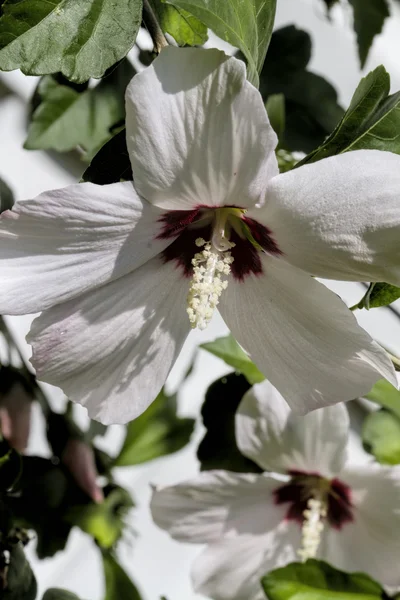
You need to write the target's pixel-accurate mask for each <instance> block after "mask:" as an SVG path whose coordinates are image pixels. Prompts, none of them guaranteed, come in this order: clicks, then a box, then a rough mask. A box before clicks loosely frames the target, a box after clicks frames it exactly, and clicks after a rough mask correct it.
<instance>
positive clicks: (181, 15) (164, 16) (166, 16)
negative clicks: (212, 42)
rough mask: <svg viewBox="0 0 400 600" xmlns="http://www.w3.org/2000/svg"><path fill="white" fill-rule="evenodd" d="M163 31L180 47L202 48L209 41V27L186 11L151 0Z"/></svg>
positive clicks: (161, 1) (160, 0)
mask: <svg viewBox="0 0 400 600" xmlns="http://www.w3.org/2000/svg"><path fill="white" fill-rule="evenodd" d="M150 4H151V6H152V8H153V10H154V12H155V14H156V16H157V20H158V22H159V24H160V26H161V29H162V30H163V31H164V32H165V33H169V34H170V35H172V37H173V38H174V39H175V41H176V43H177V44H178V45H179V46H185V45H188V46H201V45H203V44H204V43H205V42H206V41H207V39H208V34H207V27H206V25H204V23H202V22H201V21H199V19H196V17H194V16H193V15H191V14H190V13H188V12H187V11H186V10H182V9H180V8H176V7H175V6H171V5H170V4H165V2H164V1H163V0H150Z"/></svg>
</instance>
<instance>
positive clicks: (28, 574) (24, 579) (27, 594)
mask: <svg viewBox="0 0 400 600" xmlns="http://www.w3.org/2000/svg"><path fill="white" fill-rule="evenodd" d="M1 558H2V557H0V562H1ZM1 571H2V569H1V568H0V596H1V599H2V600H35V598H36V593H37V584H36V579H35V575H34V574H33V571H32V569H31V566H30V564H29V562H28V561H27V560H26V557H25V553H24V551H23V548H22V545H21V544H15V545H13V546H12V547H11V549H10V565H9V568H8V571H7V574H6V576H5V578H6V583H7V587H6V589H5V590H3V591H1V587H2V578H1V575H2V573H1Z"/></svg>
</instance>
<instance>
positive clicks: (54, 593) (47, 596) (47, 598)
mask: <svg viewBox="0 0 400 600" xmlns="http://www.w3.org/2000/svg"><path fill="white" fill-rule="evenodd" d="M42 600H79V597H78V596H77V595H76V594H73V593H72V592H68V591H67V590H60V589H58V588H52V589H50V590H47V592H45V593H44V595H43V598H42Z"/></svg>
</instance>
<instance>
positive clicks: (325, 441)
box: [236, 381, 349, 477]
mask: <svg viewBox="0 0 400 600" xmlns="http://www.w3.org/2000/svg"><path fill="white" fill-rule="evenodd" d="M348 432H349V415H348V412H347V409H346V407H345V405H344V404H336V406H329V407H326V408H320V409H318V410H315V411H313V412H312V413H310V414H308V415H306V416H305V417H299V416H297V415H295V414H293V413H292V412H291V410H290V409H289V406H288V405H287V403H286V401H285V400H284V399H283V397H282V396H281V394H280V393H279V392H278V390H277V389H276V388H274V386H273V385H272V384H271V383H269V381H263V382H262V383H259V384H257V385H255V386H253V387H252V388H251V389H250V390H249V391H248V392H247V393H246V394H245V395H244V397H243V400H242V401H241V403H240V405H239V408H238V411H237V413H236V441H237V444H238V446H239V450H240V451H241V452H242V453H243V454H244V455H245V456H247V457H248V458H251V459H252V460H254V461H255V462H256V463H257V464H258V465H260V467H262V468H263V469H266V470H268V471H275V472H287V471H292V470H298V471H305V472H314V473H316V472H317V473H319V474H320V475H322V476H325V477H333V476H334V475H336V474H337V473H338V472H339V471H340V470H341V469H342V467H343V465H344V463H345V460H346V454H347V452H346V445H347V439H348Z"/></svg>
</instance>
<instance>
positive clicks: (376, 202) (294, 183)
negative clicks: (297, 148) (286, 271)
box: [254, 150, 400, 285]
mask: <svg viewBox="0 0 400 600" xmlns="http://www.w3.org/2000/svg"><path fill="white" fill-rule="evenodd" d="M399 189H400V156H398V155H396V154H392V153H390V152H380V151H377V150H359V151H354V152H348V153H346V154H342V155H339V156H333V157H331V158H326V159H324V160H321V161H319V162H316V163H314V164H311V165H305V166H303V167H300V168H299V169H295V170H294V171H289V172H288V173H285V174H282V175H279V176H278V177H275V178H274V179H273V180H272V181H270V185H269V187H268V190H267V202H266V204H265V205H264V208H263V209H262V210H260V211H257V212H258V213H262V217H260V216H259V215H257V216H255V215H254V216H255V218H257V219H259V220H261V221H262V222H263V223H265V224H266V225H267V226H268V227H269V228H270V229H271V230H272V232H273V235H274V239H275V240H276V242H277V243H278V246H279V248H280V250H282V251H283V253H284V256H285V259H286V260H287V261H288V262H290V263H291V264H293V265H295V266H297V267H300V268H301V269H303V270H304V271H307V272H309V273H311V274H312V275H316V276H320V277H325V278H331V279H343V280H349V281H387V282H389V283H392V284H394V285H400V244H399V238H400V203H399Z"/></svg>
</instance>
